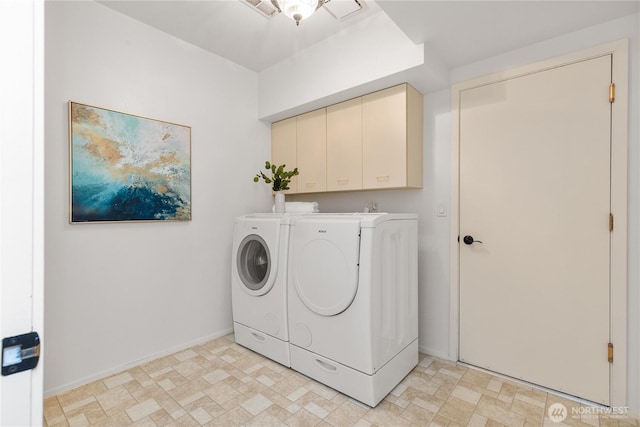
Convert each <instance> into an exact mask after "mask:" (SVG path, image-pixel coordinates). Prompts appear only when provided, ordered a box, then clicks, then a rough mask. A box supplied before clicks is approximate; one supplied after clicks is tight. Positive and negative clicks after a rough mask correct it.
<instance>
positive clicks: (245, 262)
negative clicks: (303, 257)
mask: <svg viewBox="0 0 640 427" xmlns="http://www.w3.org/2000/svg"><path fill="white" fill-rule="evenodd" d="M236 264H237V265H236V267H237V270H238V276H239V277H240V280H241V281H242V284H243V285H244V288H243V289H244V290H245V291H246V292H247V293H249V294H250V295H255V296H259V295H264V294H266V293H267V292H269V291H270V290H271V288H272V287H273V283H274V282H275V281H274V280H269V278H270V276H271V252H270V251H269V247H268V246H267V244H266V242H265V241H264V239H263V238H262V237H260V236H258V235H257V234H250V235H248V236H247V237H245V238H244V239H242V242H240V245H239V246H238V253H237V255H236Z"/></svg>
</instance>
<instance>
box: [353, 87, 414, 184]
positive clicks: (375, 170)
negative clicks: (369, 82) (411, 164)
mask: <svg viewBox="0 0 640 427" xmlns="http://www.w3.org/2000/svg"><path fill="white" fill-rule="evenodd" d="M406 116H407V95H406V90H405V86H404V85H400V86H394V87H391V88H389V89H384V90H381V91H379V92H374V93H372V94H369V95H366V96H364V97H363V98H362V174H363V177H362V186H363V188H364V189H373V188H392V187H404V186H406V184H407V124H406Z"/></svg>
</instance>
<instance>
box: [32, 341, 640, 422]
mask: <svg viewBox="0 0 640 427" xmlns="http://www.w3.org/2000/svg"><path fill="white" fill-rule="evenodd" d="M558 403H561V404H563V405H565V406H566V408H567V414H568V416H567V417H566V419H564V421H563V422H562V423H556V422H554V421H552V420H551V419H550V418H549V417H548V416H547V413H548V408H549V407H550V406H551V405H554V404H558ZM573 408H575V409H573ZM579 408H582V409H579ZM593 411H594V408H588V407H585V406H581V405H580V404H579V403H576V402H574V401H571V400H567V399H563V398H561V397H558V396H555V395H553V394H548V393H545V392H544V391H541V390H538V389H534V388H531V387H528V386H526V385H522V384H519V383H516V382H512V381H509V380H506V379H503V378H500V377H496V376H493V375H490V374H487V373H485V372H480V371H478V370H475V369H471V368H468V367H466V366H462V365H459V364H456V363H453V362H448V361H444V360H440V359H437V358H433V357H429V356H425V355H423V354H421V355H420V363H419V365H418V366H417V367H416V368H415V369H414V370H413V371H412V372H411V373H410V374H409V375H408V376H407V377H406V378H405V379H404V380H403V381H402V382H401V383H400V385H398V386H397V387H396V388H395V389H394V390H393V391H392V392H391V393H390V394H389V395H388V396H387V397H386V398H385V399H384V400H383V401H382V402H381V403H380V404H379V405H378V406H377V407H375V408H370V407H368V406H366V405H363V404H362V403H359V402H357V401H355V400H353V399H351V398H349V397H346V396H344V395H342V394H340V393H338V392H336V391H335V390H333V389H331V388H328V387H326V386H324V385H322V384H320V383H317V382H315V381H313V380H311V379H309V378H307V377H304V376H302V375H300V374H298V373H296V372H295V371H293V370H291V369H288V368H285V367H283V366H282V365H279V364H277V363H275V362H272V361H271V360H269V359H266V358H264V357H262V356H260V355H258V354H256V353H253V352H251V351H250V350H247V349H245V348H244V347H241V346H239V345H237V344H236V343H235V342H234V341H233V335H229V336H226V337H223V338H218V339H215V340H212V341H209V342H207V343H205V344H202V345H197V346H194V347H191V348H189V349H187V350H184V351H181V352H179V353H176V354H173V355H170V356H166V357H163V358H160V359H157V360H155V361H152V362H149V363H146V364H143V365H141V366H137V367H134V368H132V369H129V370H127V371H125V372H122V373H119V374H116V375H113V376H110V377H108V378H105V379H102V380H98V381H95V382H93V383H90V384H87V385H84V386H81V387H78V388H76V389H73V390H71V391H68V392H66V393H62V394H60V395H57V396H52V397H49V398H47V399H45V402H44V418H45V419H44V425H45V426H48V427H54V426H56V427H57V426H89V425H92V426H129V425H134V426H229V427H231V426H292V427H294V426H318V427H326V426H362V427H364V426H381V427H382V426H393V427H395V426H464V425H468V426H474V427H476V426H477V427H482V426H486V427H489V426H502V425H506V426H562V425H570V426H621V427H627V426H638V425H639V424H638V421H637V420H634V419H631V418H629V417H626V416H624V417H622V418H614V417H612V416H607V415H600V416H597V415H595V414H594V413H593ZM581 412H582V415H580V413H581Z"/></svg>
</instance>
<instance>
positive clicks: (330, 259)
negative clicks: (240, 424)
mask: <svg viewBox="0 0 640 427" xmlns="http://www.w3.org/2000/svg"><path fill="white" fill-rule="evenodd" d="M290 232H291V236H290V251H289V289H288V295H289V301H288V311H289V333H290V344H291V345H290V352H291V367H292V368H293V369H295V370H297V371H299V372H301V373H302V374H304V375H307V376H309V377H311V378H314V379H316V380H318V381H320V382H322V383H324V384H326V385H328V386H330V387H332V388H334V389H336V390H338V391H340V392H342V393H344V394H346V395H349V396H351V397H353V398H355V399H357V400H359V401H361V402H363V403H365V404H367V405H370V406H376V405H377V404H378V403H379V402H380V401H381V400H382V399H383V398H384V397H385V396H386V395H387V394H388V393H389V392H390V391H391V390H393V389H394V388H395V387H396V386H397V385H398V384H399V383H400V382H401V381H402V379H403V378H404V377H405V376H406V375H407V374H408V373H409V372H410V371H411V370H412V369H413V368H414V367H415V366H416V365H417V363H418V267H417V266H418V247H417V235H418V234H417V216H416V215H413V214H385V213H374V214H314V215H306V216H302V217H299V218H294V219H292V222H291V231H290Z"/></svg>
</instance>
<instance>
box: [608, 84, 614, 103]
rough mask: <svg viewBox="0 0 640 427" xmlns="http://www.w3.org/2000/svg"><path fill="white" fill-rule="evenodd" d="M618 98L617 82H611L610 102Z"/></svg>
mask: <svg viewBox="0 0 640 427" xmlns="http://www.w3.org/2000/svg"><path fill="white" fill-rule="evenodd" d="M615 100H616V84H615V83H611V84H610V85H609V102H610V103H612V104H613V101H615Z"/></svg>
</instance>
